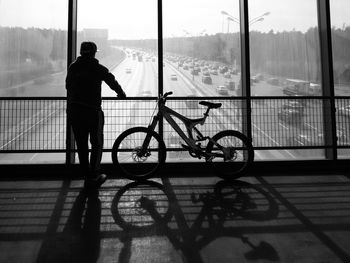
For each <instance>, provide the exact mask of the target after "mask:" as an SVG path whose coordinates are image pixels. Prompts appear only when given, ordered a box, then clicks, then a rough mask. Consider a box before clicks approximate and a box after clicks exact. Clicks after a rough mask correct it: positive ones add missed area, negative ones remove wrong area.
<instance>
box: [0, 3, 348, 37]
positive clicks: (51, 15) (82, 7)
mask: <svg viewBox="0 0 350 263" xmlns="http://www.w3.org/2000/svg"><path fill="white" fill-rule="evenodd" d="M67 7H68V0H31V1H30V0H0V26H20V27H40V28H60V29H66V28H67ZM222 11H225V12H227V13H228V14H230V15H231V17H233V18H235V19H236V18H237V19H238V18H239V1H238V0H163V35H164V36H165V37H180V36H185V35H186V34H185V31H184V30H186V31H187V32H189V35H193V36H196V35H199V34H200V32H202V31H203V30H205V32H206V33H207V34H215V33H219V32H225V33H227V32H228V31H229V32H237V31H238V30H239V24H238V23H235V22H228V20H227V16H226V15H223V14H222V13H221V12H222ZM266 12H269V14H268V15H266V16H263V17H262V18H263V20H262V21H258V22H256V23H252V24H251V30H258V31H263V32H268V31H270V30H271V29H272V30H274V31H284V30H286V31H290V30H293V29H295V30H299V31H306V30H307V29H308V28H310V27H314V26H316V25H317V16H316V14H317V6H316V0H250V1H249V19H250V20H251V21H252V20H253V19H255V18H257V17H260V16H261V15H262V14H264V13H266ZM331 20H332V26H336V27H340V28H341V27H343V25H344V24H345V25H348V26H350V0H331ZM253 21H254V20H253ZM84 28H107V29H108V30H109V37H110V38H118V39H147V38H156V37H157V0H78V30H82V29H84Z"/></svg>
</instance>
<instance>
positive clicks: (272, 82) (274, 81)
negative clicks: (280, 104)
mask: <svg viewBox="0 0 350 263" xmlns="http://www.w3.org/2000/svg"><path fill="white" fill-rule="evenodd" d="M266 82H267V83H268V84H270V85H273V86H278V85H279V84H280V81H279V79H278V78H269V79H268V80H267V81H266Z"/></svg>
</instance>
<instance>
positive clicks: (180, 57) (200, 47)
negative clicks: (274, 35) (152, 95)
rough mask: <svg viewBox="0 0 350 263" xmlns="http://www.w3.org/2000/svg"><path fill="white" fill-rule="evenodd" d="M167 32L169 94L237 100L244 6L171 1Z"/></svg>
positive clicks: (166, 5) (225, 1)
mask: <svg viewBox="0 0 350 263" xmlns="http://www.w3.org/2000/svg"><path fill="white" fill-rule="evenodd" d="M179 18H180V19H179ZM163 29H164V30H163V32H164V33H163V34H164V39H163V40H164V80H163V81H164V90H165V91H173V92H174V95H175V96H184V97H185V96H190V97H203V96H235V95H236V91H237V89H236V87H237V84H238V74H237V73H238V72H239V65H240V41H239V38H240V36H239V1H238V0H234V1H232V0H220V1H211V0H192V1H186V0H179V1H172V0H165V1H163Z"/></svg>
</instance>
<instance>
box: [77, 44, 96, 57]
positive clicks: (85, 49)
mask: <svg viewBox="0 0 350 263" xmlns="http://www.w3.org/2000/svg"><path fill="white" fill-rule="evenodd" d="M96 52H97V46H96V44H95V43H94V42H82V43H81V45H80V55H94V54H95V53H96Z"/></svg>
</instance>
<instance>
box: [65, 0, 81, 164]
mask: <svg viewBox="0 0 350 263" xmlns="http://www.w3.org/2000/svg"><path fill="white" fill-rule="evenodd" d="M77 6H78V0H68V43H67V51H68V53H67V68H68V67H69V65H70V64H71V63H72V62H73V61H74V59H75V58H76V48H77ZM66 107H67V111H66V112H68V104H67V105H66ZM66 118H67V119H66V122H67V123H66V124H67V125H66V165H71V164H74V162H75V152H74V147H75V144H74V136H73V131H72V126H71V121H70V118H69V116H68V114H67V115H66Z"/></svg>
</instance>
